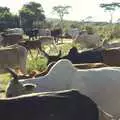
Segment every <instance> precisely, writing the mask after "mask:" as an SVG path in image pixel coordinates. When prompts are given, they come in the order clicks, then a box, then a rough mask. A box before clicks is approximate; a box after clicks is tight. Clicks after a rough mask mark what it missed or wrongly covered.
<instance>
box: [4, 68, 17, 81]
mask: <svg viewBox="0 0 120 120" xmlns="http://www.w3.org/2000/svg"><path fill="white" fill-rule="evenodd" d="M5 69H6V70H7V71H8V72H9V73H10V74H11V75H12V77H13V78H14V80H17V79H18V75H17V73H16V72H15V71H14V70H13V69H12V68H9V67H7V68H5Z"/></svg>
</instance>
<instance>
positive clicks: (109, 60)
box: [102, 48, 120, 66]
mask: <svg viewBox="0 0 120 120" xmlns="http://www.w3.org/2000/svg"><path fill="white" fill-rule="evenodd" d="M102 56H103V62H104V63H105V64H107V65H110V66H120V48H118V49H117V48H116V49H114V48H113V49H106V50H103V51H102Z"/></svg>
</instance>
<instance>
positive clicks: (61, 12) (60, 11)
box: [53, 5, 71, 28]
mask: <svg viewBox="0 0 120 120" xmlns="http://www.w3.org/2000/svg"><path fill="white" fill-rule="evenodd" d="M69 8H71V6H62V5H59V6H54V7H53V12H55V13H57V15H58V16H59V18H60V23H61V28H63V18H64V16H65V15H66V14H69V11H68V10H69Z"/></svg>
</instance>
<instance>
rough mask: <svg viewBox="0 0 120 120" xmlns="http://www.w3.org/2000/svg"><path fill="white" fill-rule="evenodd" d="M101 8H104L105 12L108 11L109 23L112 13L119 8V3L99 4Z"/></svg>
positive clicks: (111, 19)
mask: <svg viewBox="0 0 120 120" xmlns="http://www.w3.org/2000/svg"><path fill="white" fill-rule="evenodd" d="M100 7H101V8H104V9H105V11H109V13H110V23H112V21H113V13H114V12H115V10H116V9H117V8H120V3H116V2H112V3H102V4H100Z"/></svg>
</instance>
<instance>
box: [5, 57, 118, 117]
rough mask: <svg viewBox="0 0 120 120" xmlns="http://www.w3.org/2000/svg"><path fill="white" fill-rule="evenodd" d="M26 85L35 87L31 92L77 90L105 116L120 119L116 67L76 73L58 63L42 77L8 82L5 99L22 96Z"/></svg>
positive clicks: (74, 70)
mask: <svg viewBox="0 0 120 120" xmlns="http://www.w3.org/2000/svg"><path fill="white" fill-rule="evenodd" d="M14 83H15V85H14ZM16 83H19V84H20V87H17V85H16ZM29 83H31V84H34V85H36V88H34V89H33V91H34V92H43V91H44V92H45V91H56V90H65V89H71V88H73V89H78V90H79V91H80V92H81V93H82V94H85V95H87V96H89V97H90V98H92V100H94V101H95V102H96V103H97V105H99V106H100V108H102V109H103V110H104V111H105V112H107V113H109V114H111V115H114V116H119V115H120V67H105V68H94V69H81V70H78V69H76V68H74V67H73V66H72V63H71V62H70V61H69V60H65V59H62V60H60V61H58V62H57V63H56V64H55V65H54V66H53V67H52V68H51V70H50V71H49V73H48V74H47V75H45V76H43V77H38V78H35V79H25V80H19V81H17V80H15V79H14V80H11V82H10V84H9V86H8V89H7V96H15V95H19V94H23V93H25V90H26V88H29V87H28V86H30V85H29ZM27 85H28V86H27ZM18 88H19V90H18ZM20 89H21V91H20ZM29 90H30V89H29Z"/></svg>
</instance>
